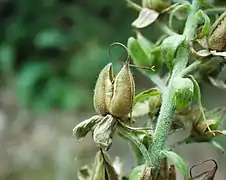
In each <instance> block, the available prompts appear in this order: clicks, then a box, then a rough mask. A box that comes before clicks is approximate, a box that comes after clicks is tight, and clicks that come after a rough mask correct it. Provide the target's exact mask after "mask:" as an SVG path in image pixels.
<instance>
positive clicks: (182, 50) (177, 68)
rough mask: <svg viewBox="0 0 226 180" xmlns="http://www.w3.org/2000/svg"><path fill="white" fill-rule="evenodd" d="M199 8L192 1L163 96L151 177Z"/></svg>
mask: <svg viewBox="0 0 226 180" xmlns="http://www.w3.org/2000/svg"><path fill="white" fill-rule="evenodd" d="M198 8H199V4H198V0H193V3H192V6H191V11H190V14H189V16H188V19H187V22H186V25H185V29H184V33H183V35H184V36H186V40H185V42H184V44H182V45H181V46H180V47H179V48H178V51H177V54H176V59H175V65H174V68H173V72H172V76H171V78H170V80H169V84H168V87H167V90H166V91H165V93H164V94H163V99H162V106H161V108H160V114H159V116H158V120H157V126H156V129H155V133H154V139H153V143H152V144H151V145H152V146H150V149H149V151H150V154H151V160H152V161H151V166H152V167H154V171H153V175H156V174H157V172H158V171H159V168H160V165H161V161H162V155H161V151H162V150H163V149H164V146H165V142H166V139H167V136H168V133H169V131H170V127H171V123H172V118H173V114H174V97H175V90H174V87H173V82H174V79H175V78H176V77H178V74H179V73H180V72H181V71H183V70H184V69H185V68H186V65H187V62H188V56H189V46H188V44H189V41H190V40H191V39H192V38H193V37H194V35H195V32H196V28H197V20H196V19H195V14H196V11H197V10H198Z"/></svg>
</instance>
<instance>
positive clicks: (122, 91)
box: [107, 62, 135, 117]
mask: <svg viewBox="0 0 226 180" xmlns="http://www.w3.org/2000/svg"><path fill="white" fill-rule="evenodd" d="M113 89H114V91H113V96H112V99H111V103H110V106H107V108H108V111H109V112H110V114H112V115H113V116H116V117H123V116H126V115H127V114H129V113H130V112H131V110H132V106H133V99H134V94H135V90H134V79H133V76H132V73H131V71H130V69H129V65H128V63H127V62H126V63H125V64H124V65H123V67H122V69H121V71H120V72H119V73H118V75H117V76H116V78H115V80H114V88H113Z"/></svg>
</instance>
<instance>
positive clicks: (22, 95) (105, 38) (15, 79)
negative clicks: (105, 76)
mask: <svg viewBox="0 0 226 180" xmlns="http://www.w3.org/2000/svg"><path fill="white" fill-rule="evenodd" d="M125 7H126V2H125V1H122V0H116V1H104V0H99V1H95V2H93V1H82V0H33V1H31V0H4V1H1V2H0V21H1V23H0V75H1V79H3V81H2V82H1V86H4V85H10V86H11V88H13V89H14V90H15V93H16V94H17V97H18V101H19V102H20V103H22V104H23V105H24V106H26V107H29V108H34V109H38V110H48V109H50V108H51V109H52V108H55V109H63V110H66V109H69V110H72V109H81V108H82V109H83V108H86V107H85V106H86V105H87V103H91V102H92V89H93V88H94V83H95V80H96V78H97V75H98V72H99V71H100V69H101V68H102V67H103V66H104V65H105V64H106V63H107V62H106V61H110V60H112V57H110V56H109V54H108V48H109V45H110V44H111V43H112V42H115V41H120V42H125V41H126V38H127V37H128V35H127V34H129V33H130V32H131V31H132V30H131V27H130V23H128V22H131V21H132V19H134V17H135V16H136V14H135V13H134V12H133V10H131V9H129V8H125ZM125 14H126V16H125ZM122 17H123V18H122ZM119 20H120V21H119ZM116 56H117V55H116ZM114 57H115V56H114Z"/></svg>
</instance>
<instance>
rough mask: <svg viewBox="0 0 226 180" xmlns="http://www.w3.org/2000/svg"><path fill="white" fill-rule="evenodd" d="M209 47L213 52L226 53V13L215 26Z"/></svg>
mask: <svg viewBox="0 0 226 180" xmlns="http://www.w3.org/2000/svg"><path fill="white" fill-rule="evenodd" d="M208 45H209V48H210V49H212V50H216V51H226V13H223V14H222V15H221V16H220V17H219V18H218V19H217V21H216V22H215V23H214V24H213V27H212V30H211V32H210V35H209V38H208Z"/></svg>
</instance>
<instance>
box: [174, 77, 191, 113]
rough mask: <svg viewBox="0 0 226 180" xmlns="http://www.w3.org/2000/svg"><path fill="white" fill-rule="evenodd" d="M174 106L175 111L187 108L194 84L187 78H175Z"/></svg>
mask: <svg viewBox="0 0 226 180" xmlns="http://www.w3.org/2000/svg"><path fill="white" fill-rule="evenodd" d="M173 86H174V88H175V106H176V108H177V109H184V108H187V107H188V106H189V104H190V102H191V100H192V97H193V93H194V84H193V82H192V80H190V79H189V78H181V77H178V78H175V80H174V84H173Z"/></svg>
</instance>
